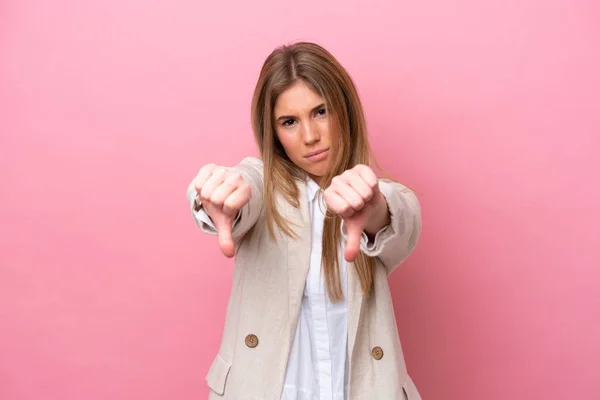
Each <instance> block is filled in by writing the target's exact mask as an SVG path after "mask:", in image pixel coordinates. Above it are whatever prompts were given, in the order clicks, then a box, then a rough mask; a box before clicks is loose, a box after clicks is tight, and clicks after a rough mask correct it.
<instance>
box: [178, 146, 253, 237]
mask: <svg viewBox="0 0 600 400" xmlns="http://www.w3.org/2000/svg"><path fill="white" fill-rule="evenodd" d="M228 169H230V170H232V171H236V172H238V173H239V174H240V175H241V176H242V179H243V180H244V182H246V183H247V184H248V185H250V190H251V194H250V201H249V202H248V203H247V204H246V205H245V206H244V207H242V209H241V210H240V211H239V213H238V215H237V216H236V219H235V220H234V223H233V227H232V230H231V236H232V237H233V240H234V242H235V243H236V244H237V243H239V241H240V239H242V238H243V237H244V235H245V234H246V232H248V231H249V230H250V229H251V228H252V227H253V226H254V224H255V223H256V221H257V220H258V217H259V215H260V214H261V212H262V208H263V204H264V202H263V164H262V160H260V159H259V158H257V157H246V158H244V159H243V160H242V161H241V162H240V163H239V164H237V165H236V166H234V167H229V168H228ZM187 198H188V201H189V203H190V210H191V212H192V216H193V217H194V219H195V221H196V223H197V224H198V226H199V227H200V229H202V231H203V232H205V233H208V234H209V235H215V236H216V235H217V234H218V232H217V230H216V228H215V226H214V224H213V223H212V221H211V220H210V217H209V216H208V214H206V211H204V209H203V208H202V202H201V201H200V198H199V197H198V193H196V188H195V187H194V183H193V181H192V182H191V183H190V184H189V185H188V188H187Z"/></svg>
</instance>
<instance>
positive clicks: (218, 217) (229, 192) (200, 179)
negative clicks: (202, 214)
mask: <svg viewBox="0 0 600 400" xmlns="http://www.w3.org/2000/svg"><path fill="white" fill-rule="evenodd" d="M193 183H194V187H195V188H196V192H197V193H198V197H199V198H200V201H201V202H202V207H204V210H205V211H206V213H207V214H208V216H209V217H210V219H211V220H212V221H213V223H214V224H215V227H216V228H217V232H218V234H219V247H220V248H221V251H222V252H223V254H224V255H225V256H226V257H233V256H234V255H235V246H234V243H233V238H232V236H231V230H232V227H233V221H234V220H235V217H236V216H237V214H238V212H239V211H240V209H241V208H242V207H244V206H245V205H246V204H247V203H248V201H250V194H251V190H250V186H249V185H248V184H247V183H246V182H244V180H243V179H242V176H241V175H240V174H239V173H237V172H233V171H230V170H228V169H227V168H225V167H221V166H218V165H215V164H208V165H205V166H204V167H202V168H201V169H200V172H198V175H197V176H196V177H195V178H194V181H193Z"/></svg>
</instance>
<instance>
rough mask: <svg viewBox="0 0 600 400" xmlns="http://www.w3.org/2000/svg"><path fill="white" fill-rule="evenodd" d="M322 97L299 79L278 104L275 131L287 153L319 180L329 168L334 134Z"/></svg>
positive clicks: (284, 93)
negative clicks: (332, 134)
mask: <svg viewBox="0 0 600 400" xmlns="http://www.w3.org/2000/svg"><path fill="white" fill-rule="evenodd" d="M324 103H325V102H324V100H323V98H322V97H321V96H320V95H319V94H318V93H316V92H314V91H313V90H312V89H310V88H309V87H308V86H307V85H306V84H305V83H304V82H302V81H298V82H296V83H294V85H292V86H291V87H289V88H288V89H287V90H286V91H284V92H283V93H281V94H280V95H279V97H278V98H277V102H276V104H275V110H274V111H275V131H276V133H277V137H278V138H279V141H280V142H281V144H282V145H283V148H284V150H285V153H286V154H287V156H288V157H289V158H290V160H292V162H293V163H294V164H296V166H297V167H299V168H302V169H303V170H304V171H306V172H307V173H308V174H309V175H310V176H311V178H313V179H314V180H315V181H316V182H317V183H319V181H320V178H321V177H322V176H323V175H325V174H326V173H327V171H328V168H329V163H330V159H331V154H330V152H331V151H332V150H331V146H332V137H331V132H330V128H329V115H328V113H327V110H326V109H325V104H324Z"/></svg>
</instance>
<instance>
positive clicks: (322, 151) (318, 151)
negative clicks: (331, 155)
mask: <svg viewBox="0 0 600 400" xmlns="http://www.w3.org/2000/svg"><path fill="white" fill-rule="evenodd" d="M327 150H329V149H322V150H316V151H313V152H312V153H308V154H307V155H305V156H304V158H310V157H313V156H316V155H317V154H321V153H324V152H326V151H327Z"/></svg>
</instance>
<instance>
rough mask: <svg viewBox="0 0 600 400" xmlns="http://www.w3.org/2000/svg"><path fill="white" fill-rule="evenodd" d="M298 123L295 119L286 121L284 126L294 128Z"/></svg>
mask: <svg viewBox="0 0 600 400" xmlns="http://www.w3.org/2000/svg"><path fill="white" fill-rule="evenodd" d="M295 123H296V120H294V119H286V120H285V121H283V124H282V125H283V126H292V125H294V124H295Z"/></svg>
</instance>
